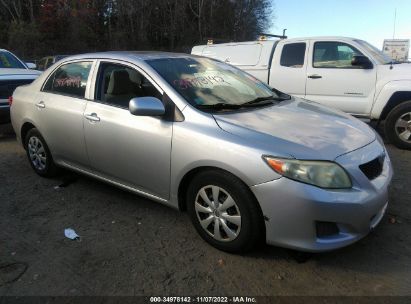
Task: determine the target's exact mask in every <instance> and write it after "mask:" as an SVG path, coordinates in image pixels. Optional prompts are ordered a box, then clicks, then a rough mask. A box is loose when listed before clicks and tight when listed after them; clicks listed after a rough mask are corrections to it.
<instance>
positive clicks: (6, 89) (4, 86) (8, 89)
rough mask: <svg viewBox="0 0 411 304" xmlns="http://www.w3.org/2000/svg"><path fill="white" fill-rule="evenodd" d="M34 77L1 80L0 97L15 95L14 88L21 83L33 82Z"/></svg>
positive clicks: (5, 97)
mask: <svg viewBox="0 0 411 304" xmlns="http://www.w3.org/2000/svg"><path fill="white" fill-rule="evenodd" d="M32 82H33V79H17V80H1V81H0V99H7V98H9V97H10V96H11V95H13V92H14V90H15V89H16V88H17V87H18V86H21V85H24V84H29V83H32Z"/></svg>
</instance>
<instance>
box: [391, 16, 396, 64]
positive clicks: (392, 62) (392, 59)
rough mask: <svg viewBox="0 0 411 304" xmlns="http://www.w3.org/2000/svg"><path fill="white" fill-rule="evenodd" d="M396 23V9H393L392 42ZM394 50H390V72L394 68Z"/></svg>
mask: <svg viewBox="0 0 411 304" xmlns="http://www.w3.org/2000/svg"><path fill="white" fill-rule="evenodd" d="M396 23H397V8H395V10H394V31H393V33H392V40H394V38H395V25H396ZM393 56H394V48H393V49H392V50H391V65H390V70H392V69H393V68H394V65H393V64H394V58H393Z"/></svg>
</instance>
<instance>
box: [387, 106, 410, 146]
mask: <svg viewBox="0 0 411 304" xmlns="http://www.w3.org/2000/svg"><path fill="white" fill-rule="evenodd" d="M385 134H386V135H387V137H388V139H389V140H390V142H391V143H392V144H394V145H395V146H397V147H398V148H401V149H411V101H406V102H403V103H401V104H399V105H398V106H396V107H395V108H394V109H393V110H391V112H390V113H389V114H388V116H387V119H386V121H385Z"/></svg>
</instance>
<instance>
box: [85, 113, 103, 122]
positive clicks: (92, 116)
mask: <svg viewBox="0 0 411 304" xmlns="http://www.w3.org/2000/svg"><path fill="white" fill-rule="evenodd" d="M84 117H85V118H86V119H88V120H90V121H100V117H98V116H97V114H96V113H91V114H86V115H84Z"/></svg>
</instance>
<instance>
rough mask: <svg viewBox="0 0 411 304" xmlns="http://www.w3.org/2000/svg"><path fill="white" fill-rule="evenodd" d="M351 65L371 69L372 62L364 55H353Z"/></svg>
mask: <svg viewBox="0 0 411 304" xmlns="http://www.w3.org/2000/svg"><path fill="white" fill-rule="evenodd" d="M351 65H352V66H356V67H360V68H362V69H365V70H371V69H372V68H373V67H374V65H373V64H372V62H371V60H370V59H369V58H368V57H367V56H364V55H355V56H353V57H352V60H351Z"/></svg>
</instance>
